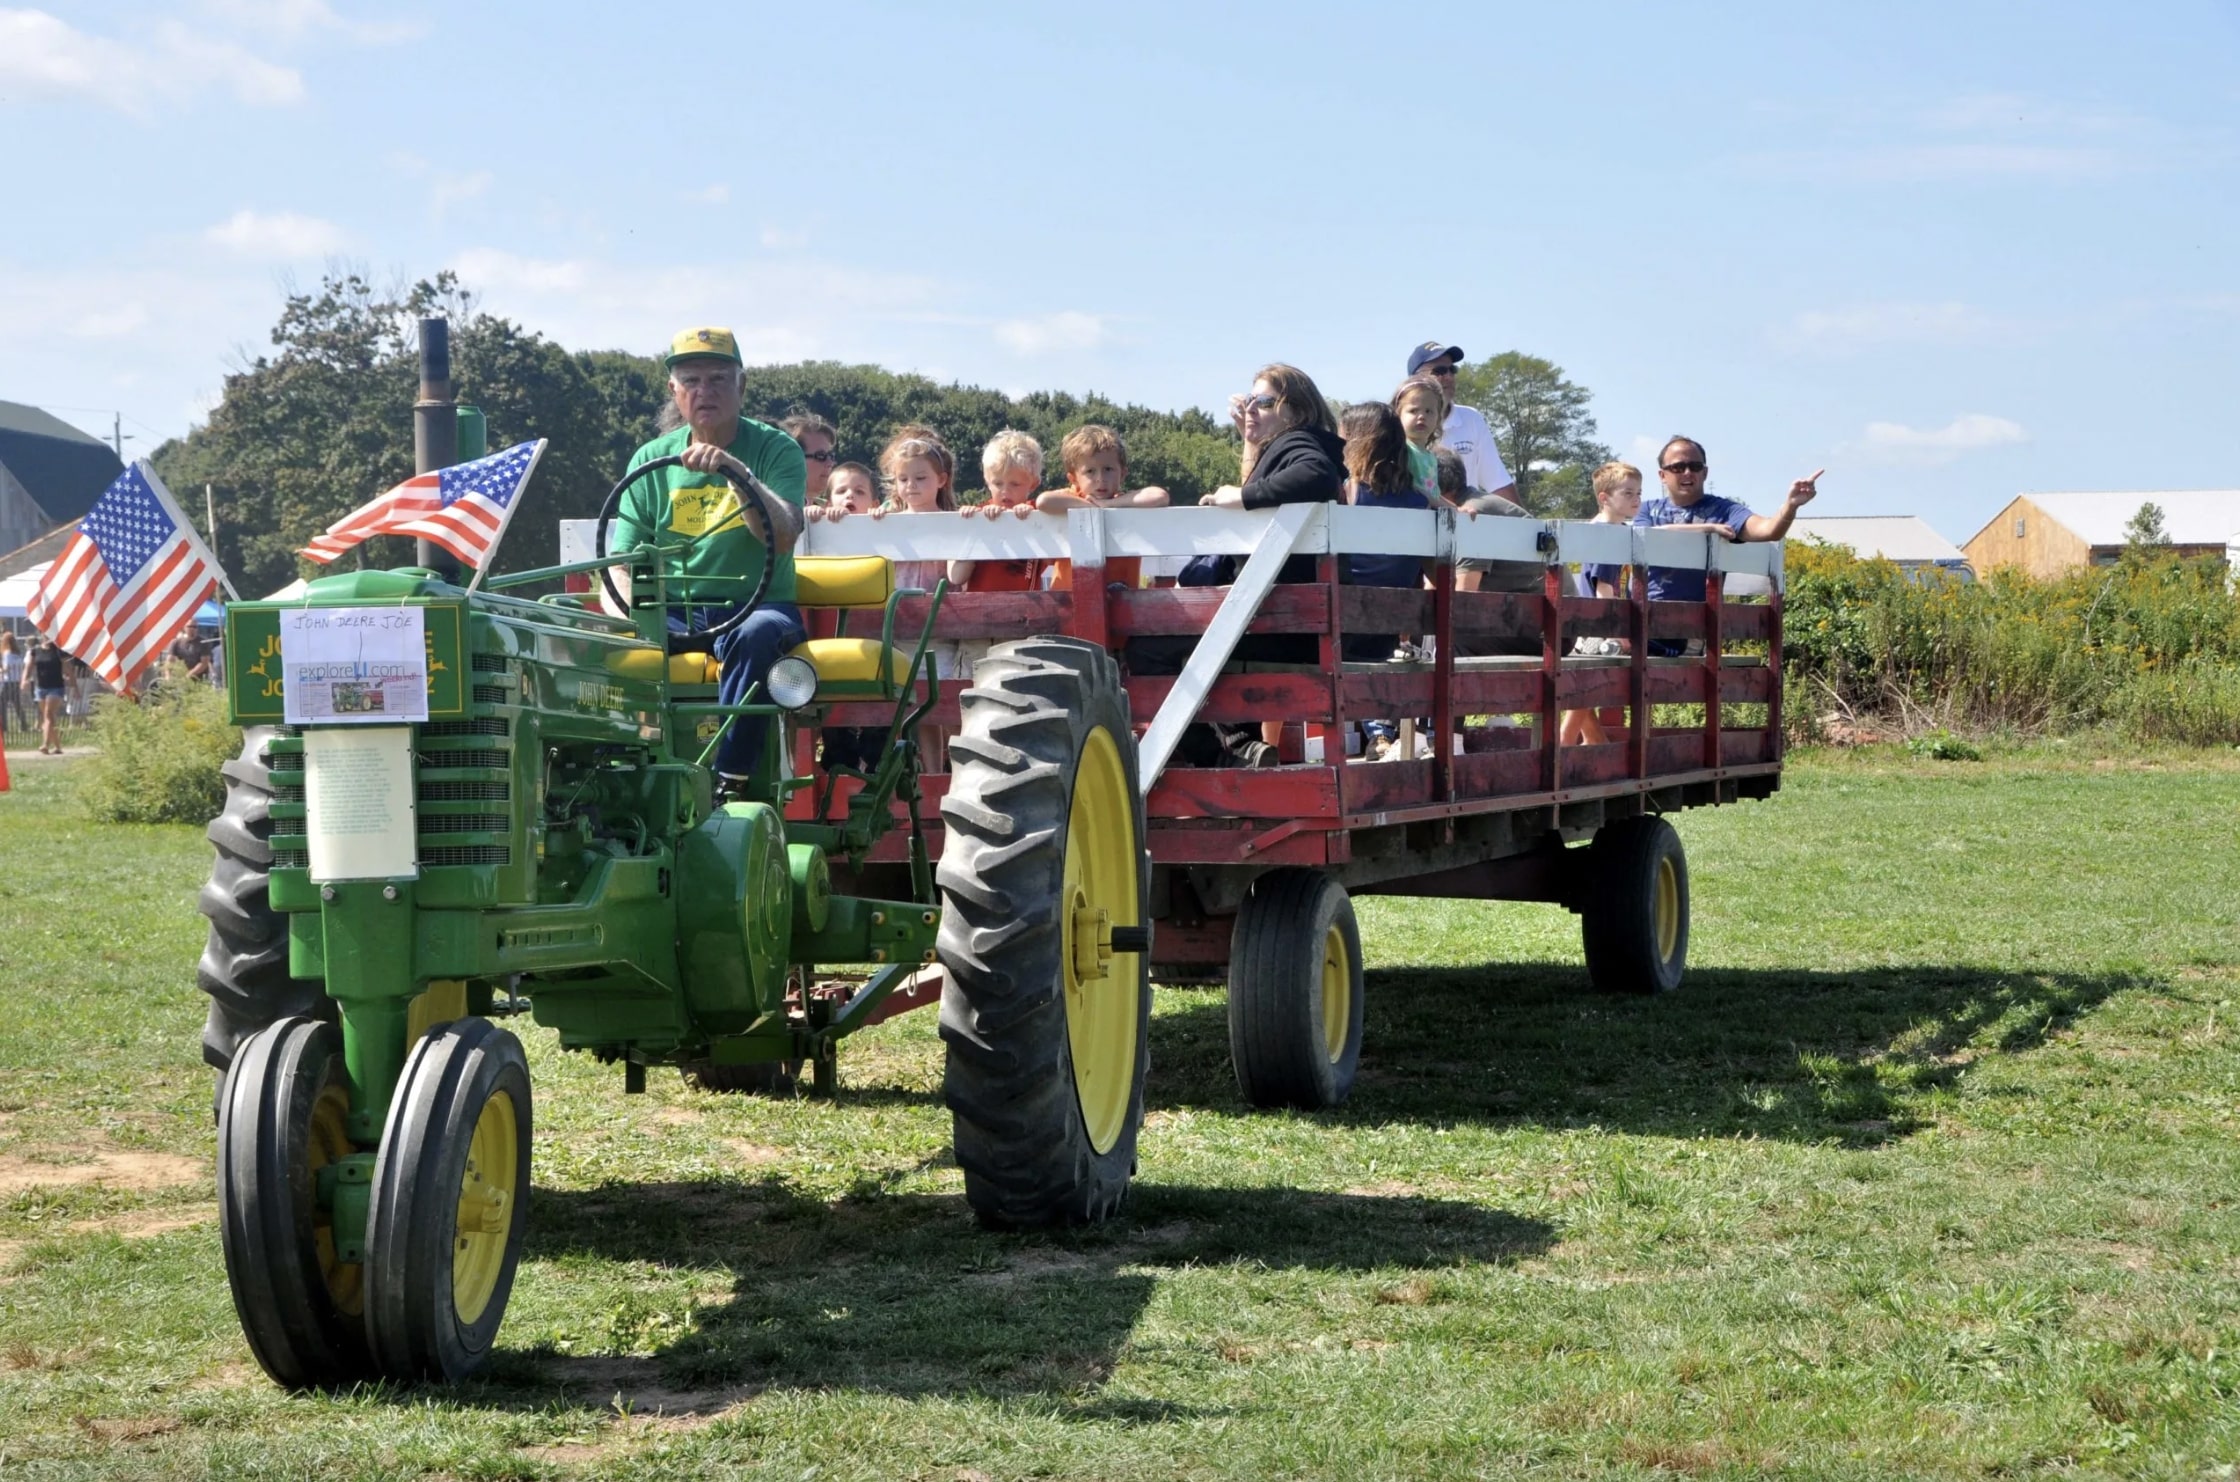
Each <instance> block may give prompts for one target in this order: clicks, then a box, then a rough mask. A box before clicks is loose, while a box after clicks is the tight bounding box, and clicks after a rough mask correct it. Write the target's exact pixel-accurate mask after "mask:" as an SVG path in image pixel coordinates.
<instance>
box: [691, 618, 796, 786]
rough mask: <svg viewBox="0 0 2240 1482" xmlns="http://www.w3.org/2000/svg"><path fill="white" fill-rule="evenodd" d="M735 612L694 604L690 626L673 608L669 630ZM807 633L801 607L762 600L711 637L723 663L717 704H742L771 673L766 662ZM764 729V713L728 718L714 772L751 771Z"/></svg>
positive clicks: (708, 624) (706, 624)
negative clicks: (718, 635)
mask: <svg viewBox="0 0 2240 1482" xmlns="http://www.w3.org/2000/svg"><path fill="white" fill-rule="evenodd" d="M736 611H738V609H737V608H733V607H721V608H708V607H695V608H693V609H691V616H692V619H693V621H692V622H691V624H690V626H687V624H686V620H685V616H684V614H683V613H681V612H676V611H672V612H671V613H670V614H669V631H670V632H672V633H687V632H698V631H700V630H701V629H703V628H712V627H714V626H715V625H716V624H717V623H720V622H722V621H723V620H724V619H725V618H728V617H729V616H731V614H732V613H734V612H736ZM808 636H809V630H808V629H807V628H804V627H803V626H802V625H801V609H800V608H798V607H795V606H794V605H793V604H792V603H791V602H765V603H763V604H762V606H760V607H758V608H756V609H755V613H754V616H753V617H750V618H748V619H747V620H746V621H745V622H743V623H741V624H740V625H739V626H738V627H736V628H733V629H732V630H731V631H730V632H728V633H726V634H724V635H723V636H722V637H721V638H718V639H717V640H716V647H715V655H716V661H717V662H718V663H720V664H721V665H723V674H722V678H721V679H719V680H718V681H717V684H716V700H717V702H718V703H719V704H723V705H743V704H745V703H746V701H747V696H748V695H749V694H750V693H752V691H753V690H754V688H755V686H757V685H759V684H761V683H762V680H763V677H764V676H765V675H767V674H768V673H769V672H770V666H771V665H772V664H775V663H777V662H778V660H779V659H780V658H782V657H784V656H785V655H786V654H787V653H788V652H790V651H791V650H792V649H793V648H794V647H795V646H797V645H798V644H800V643H802V642H803V641H804V640H806V639H807V638H808ZM769 733H770V718H769V717H768V716H759V715H742V716H740V717H738V718H737V719H736V720H734V721H732V723H731V729H730V730H728V731H726V732H724V736H723V744H722V745H721V746H718V747H717V748H716V770H717V771H718V772H721V773H723V774H724V775H726V776H729V777H745V776H747V775H749V774H750V773H752V772H753V771H754V768H755V763H756V762H759V761H761V760H762V744H763V740H764V738H765V737H767V736H768V735H769Z"/></svg>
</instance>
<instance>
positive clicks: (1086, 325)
mask: <svg viewBox="0 0 2240 1482" xmlns="http://www.w3.org/2000/svg"><path fill="white" fill-rule="evenodd" d="M1107 333H1108V329H1107V324H1106V319H1105V316H1104V315H1102V314H1084V313H1081V312H1080V311H1079V310H1076V309H1066V310H1062V311H1061V312H1059V313H1056V314H1040V315H1035V316H1033V317H1031V318H1024V319H1004V320H1000V321H998V323H997V324H996V326H995V336H996V339H997V341H998V342H999V343H1001V344H1002V345H1004V346H1005V347H1007V348H1008V349H1011V350H1013V351H1015V352H1017V353H1018V354H1021V355H1047V354H1049V353H1051V352H1052V351H1055V350H1094V349H1095V348H1097V346H1099V345H1101V344H1103V343H1104V342H1105V337H1106V335H1107Z"/></svg>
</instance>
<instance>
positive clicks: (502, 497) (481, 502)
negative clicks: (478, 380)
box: [302, 437, 547, 566]
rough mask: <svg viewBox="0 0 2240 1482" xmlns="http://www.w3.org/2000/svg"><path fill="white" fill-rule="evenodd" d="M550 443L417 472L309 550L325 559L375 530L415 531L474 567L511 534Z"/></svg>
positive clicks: (384, 532) (344, 519)
mask: <svg viewBox="0 0 2240 1482" xmlns="http://www.w3.org/2000/svg"><path fill="white" fill-rule="evenodd" d="M546 441H547V440H546V439H544V438H541V437H540V438H538V439H537V440H536V441H535V442H533V443H516V444H515V445H514V446H512V447H510V448H508V449H506V450H505V451H504V452H503V453H492V454H491V455H490V456H489V457H487V458H477V459H475V460H474V461H473V462H472V463H459V464H454V465H453V466H451V467H450V468H441V469H438V470H436V471H435V472H434V473H421V474H414V475H413V476H412V477H411V478H409V479H406V480H405V481H404V482H403V483H401V484H399V485H397V486H396V487H395V488H394V489H391V490H390V491H389V492H388V493H386V494H384V495H382V496H381V497H380V498H379V499H376V500H375V501H373V503H371V504H369V505H367V506H365V508H363V509H357V510H352V511H351V512H350V513H349V514H346V515H344V516H343V517H342V518H341V519H339V520H337V521H335V522H334V523H333V524H332V525H329V526H328V527H327V531H326V534H324V535H321V536H320V537H318V538H317V539H316V540H314V541H312V542H311V544H309V545H307V546H305V547H304V548H303V551H302V554H303V555H304V556H306V557H308V558H309V559H311V560H313V561H317V562H319V563H320V564H321V565H325V564H326V563H327V562H329V561H332V560H333V559H334V558H335V557H337V556H339V555H341V554H342V553H343V552H344V551H346V550H348V549H350V547H352V546H354V545H356V544H357V543H358V542H359V541H361V540H364V539H365V538H366V537H367V536H369V535H413V536H418V537H419V538H420V539H422V540H432V541H434V542H435V543H436V544H437V545H440V546H442V547H443V548H444V549H445V550H447V551H449V552H451V554H452V555H454V556H457V557H458V558H459V559H460V560H461V561H464V562H465V563H466V564H467V565H469V566H480V565H482V564H483V563H484V562H485V561H486V560H487V559H488V558H489V555H490V552H491V551H492V550H493V549H495V548H496V546H497V544H498V537H499V536H501V535H503V534H505V533H506V522H507V521H508V520H511V519H512V518H513V509H514V505H515V504H516V503H517V502H519V500H520V498H521V490H522V487H523V486H524V485H526V484H527V483H528V482H529V475H530V474H531V473H533V472H534V471H535V470H536V466H537V460H538V459H539V458H541V457H543V456H544V445H545V442H546Z"/></svg>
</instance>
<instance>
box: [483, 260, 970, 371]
mask: <svg viewBox="0 0 2240 1482" xmlns="http://www.w3.org/2000/svg"><path fill="white" fill-rule="evenodd" d="M449 266H451V267H452V268H454V269H455V270H457V272H458V274H459V279H460V282H461V283H462V284H463V285H464V286H465V287H467V288H469V289H472V290H473V291H474V292H475V293H476V294H477V295H479V299H480V302H481V304H482V305H483V307H485V308H487V309H488V310H489V311H490V312H491V313H493V314H502V315H504V316H506V317H507V318H510V319H514V320H517V321H519V322H520V323H521V324H523V325H524V326H526V327H528V328H530V329H533V330H536V331H538V332H539V333H541V334H545V335H549V336H551V337H552V338H553V339H555V340H558V341H559V342H560V343H561V344H563V345H567V346H568V347H570V348H571V349H585V350H589V349H606V348H622V349H630V350H637V351H640V352H641V353H649V354H650V353H651V352H652V351H653V349H654V348H655V347H657V346H660V345H665V344H667V343H668V341H669V337H670V336H671V335H673V334H675V333H676V331H677V328H678V326H680V325H684V324H728V325H730V326H731V328H732V330H733V331H734V332H735V333H736V334H737V335H738V336H739V349H740V353H741V354H742V355H744V356H745V357H746V358H747V359H748V360H749V361H751V362H754V363H757V364H774V363H780V362H786V361H794V360H807V359H812V358H815V357H818V356H830V355H835V354H839V353H842V350H843V348H845V352H846V353H847V354H848V355H849V357H850V358H851V359H858V358H862V357H863V356H864V355H866V354H867V353H869V351H870V348H871V343H872V342H873V340H874V339H875V337H876V336H877V335H878V334H880V333H881V332H883V331H884V330H885V329H886V328H887V327H889V326H891V325H893V324H895V323H896V322H898V321H900V320H903V319H906V318H907V317H909V315H911V314H912V313H914V312H916V311H918V310H920V309H922V308H923V307H925V306H926V305H928V304H929V303H931V302H932V301H933V300H934V298H935V285H934V284H933V282H932V281H931V280H929V279H925V278H917V277H906V276H901V275H891V274H880V273H868V272H863V271H860V270H857V269H853V268H845V267H841V266H838V265H835V264H832V263H820V262H815V261H806V262H805V261H801V260H789V261H787V262H786V263H784V264H782V265H781V264H777V263H772V262H768V261H760V260H756V259H751V258H749V259H734V260H728V261H720V262H698V263H679V264H672V265H668V266H663V267H642V266H638V265H636V264H626V263H617V262H611V261H606V260H602V259H598V258H590V257H576V258H560V259H552V258H535V257H526V256H522V255H520V254H518V253H513V252H507V251H504V250H502V249H497V248H489V247H479V248H473V249H470V250H468V251H465V252H461V253H459V254H457V255H456V256H454V257H453V259H452V260H451V262H450V264H449Z"/></svg>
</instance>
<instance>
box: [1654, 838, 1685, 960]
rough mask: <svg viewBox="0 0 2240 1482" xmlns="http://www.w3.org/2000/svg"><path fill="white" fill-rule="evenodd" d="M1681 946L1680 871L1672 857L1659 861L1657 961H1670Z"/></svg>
mask: <svg viewBox="0 0 2240 1482" xmlns="http://www.w3.org/2000/svg"><path fill="white" fill-rule="evenodd" d="M1679 948H1680V871H1679V869H1678V867H1677V866H1675V865H1674V864H1673V862H1672V861H1671V859H1669V858H1666V859H1660V860H1658V861H1657V961H1659V962H1670V961H1671V960H1672V954H1673V953H1674V952H1676V951H1678V950H1679Z"/></svg>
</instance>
